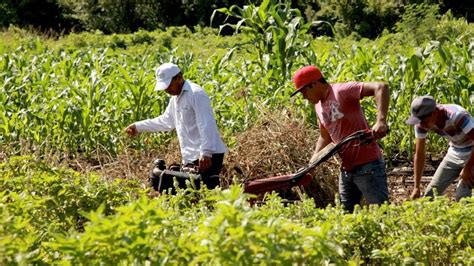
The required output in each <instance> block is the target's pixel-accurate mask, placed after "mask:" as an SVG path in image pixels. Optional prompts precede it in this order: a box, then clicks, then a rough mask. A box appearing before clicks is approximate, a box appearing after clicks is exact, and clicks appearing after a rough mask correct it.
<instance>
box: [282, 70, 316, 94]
mask: <svg viewBox="0 0 474 266" xmlns="http://www.w3.org/2000/svg"><path fill="white" fill-rule="evenodd" d="M322 77H323V74H321V70H319V68H317V67H315V66H305V67H302V68H300V69H299V70H298V71H296V72H295V75H294V76H293V83H295V88H296V90H295V91H294V92H293V93H292V94H291V96H290V97H293V96H294V95H295V94H297V93H298V92H300V91H301V90H302V89H303V87H304V86H306V85H308V84H310V83H311V82H313V81H317V80H319V79H321V78H322Z"/></svg>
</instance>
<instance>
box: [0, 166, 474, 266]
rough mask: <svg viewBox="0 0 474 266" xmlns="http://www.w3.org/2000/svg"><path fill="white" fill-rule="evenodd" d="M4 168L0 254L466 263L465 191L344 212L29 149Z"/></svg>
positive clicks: (473, 201)
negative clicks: (129, 177)
mask: <svg viewBox="0 0 474 266" xmlns="http://www.w3.org/2000/svg"><path fill="white" fill-rule="evenodd" d="M0 173H1V175H0V178H1V179H0V189H1V191H2V192H1V193H0V258H1V259H0V264H18V263H20V264H21V263H24V264H27V263H53V262H54V263H57V262H60V263H65V264H87V265H90V264H127V265H128V264H145V263H147V262H149V263H153V264H155V263H160V264H161V263H167V264H204V263H206V264H211V265H216V264H218V265H222V264H223V265H235V264H245V265H247V264H256V263H258V264H283V265H289V264H325V263H335V264H345V263H347V262H355V263H372V264H404V263H423V264H451V263H465V264H472V263H474V251H473V243H474V230H472V228H473V225H474V222H473V221H474V219H473V218H474V208H473V207H474V206H473V205H474V198H472V197H471V198H467V199H463V200H462V201H461V202H450V201H449V200H448V199H447V198H445V197H438V198H436V199H435V200H433V201H429V200H428V199H421V200H416V201H410V202H406V203H404V204H402V205H398V206H397V205H382V206H380V207H378V206H370V207H364V208H359V209H356V210H355V212H354V213H353V214H345V213H344V212H343V210H342V208H341V207H340V206H336V207H331V206H329V207H327V208H326V209H317V208H315V207H314V202H312V200H311V199H306V200H304V201H302V202H300V203H296V204H292V205H285V204H283V203H282V202H281V199H280V198H278V197H277V196H275V195H271V196H269V197H268V198H267V201H266V204H265V205H262V206H250V205H249V203H248V195H246V194H243V193H242V189H241V187H240V186H232V187H230V188H229V189H226V190H222V191H221V190H213V191H209V190H205V189H203V190H200V191H194V190H192V189H188V190H181V191H179V192H178V194H177V195H175V196H169V195H162V196H160V197H157V198H153V199H151V198H149V197H147V196H145V195H144V194H143V191H142V190H141V188H139V187H138V186H134V185H132V184H127V183H126V182H123V181H121V182H119V181H115V182H112V181H110V180H106V179H102V178H99V177H97V176H92V175H91V176H89V175H79V174H77V173H75V172H72V171H67V170H64V169H55V168H51V167H48V165H46V164H43V163H37V162H32V160H31V158H21V157H20V158H12V159H10V160H9V161H7V162H6V163H4V164H1V165H0ZM140 195H141V196H140Z"/></svg>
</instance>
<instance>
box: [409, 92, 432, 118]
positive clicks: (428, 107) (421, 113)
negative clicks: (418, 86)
mask: <svg viewBox="0 0 474 266" xmlns="http://www.w3.org/2000/svg"><path fill="white" fill-rule="evenodd" d="M435 109H436V101H435V99H434V98H433V97H431V96H429V95H425V96H419V97H416V98H415V99H414V100H413V102H412V103H411V107H410V113H411V115H410V117H409V118H408V119H407V120H406V123H407V124H409V125H418V124H419V123H421V121H422V120H423V119H424V118H425V117H427V116H428V115H430V114H431V113H432V112H433V111H434V110H435Z"/></svg>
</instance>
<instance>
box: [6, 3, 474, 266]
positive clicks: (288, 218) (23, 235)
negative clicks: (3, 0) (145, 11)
mask: <svg viewBox="0 0 474 266" xmlns="http://www.w3.org/2000/svg"><path fill="white" fill-rule="evenodd" d="M220 12H221V13H224V14H227V15H229V16H232V17H234V18H237V20H240V21H242V22H243V21H245V23H237V24H229V25H222V27H224V26H225V27H230V28H234V29H237V30H238V31H239V33H238V34H236V35H233V36H221V35H219V31H218V30H217V29H210V28H198V29H197V30H195V31H194V32H191V31H190V30H188V29H187V28H186V27H170V28H168V29H167V30H165V31H160V30H157V31H153V32H148V31H138V32H136V33H132V34H113V35H104V34H102V33H100V32H96V33H77V34H70V35H65V36H62V37H60V38H58V39H51V38H47V37H44V36H38V35H35V34H32V33H30V32H27V31H24V30H21V29H18V28H14V27H11V28H10V29H9V30H6V31H4V32H0V90H1V91H0V220H1V221H0V264H2V265H4V264H5V265H14V264H20V265H25V264H52V263H60V264H65V265H77V264H84V265H91V264H92V265H95V264H106V265H117V264H120V265H122V264H123V265H130V264H133V265H142V264H179V265H183V264H185V265H187V264H213V265H216V264H217V265H221V264H223V265H241V264H243V265H248V264H265V265H266V264H283V265H290V264H291V265H293V264H316V265H319V264H336V265H339V264H351V265H353V264H359V263H361V264H366V263H370V264H405V263H406V264H416V263H421V264H467V265H469V264H474V249H473V247H474V230H473V229H472V228H473V227H474V206H473V205H474V200H473V198H468V199H464V200H462V201H460V202H452V201H450V200H449V199H447V198H445V197H438V198H436V199H435V200H434V201H428V200H426V199H421V200H416V201H407V202H405V203H403V204H386V205H382V206H370V207H363V208H359V209H357V210H356V211H355V213H354V214H344V212H343V211H342V207H341V206H339V204H338V203H337V202H336V204H335V206H328V207H327V208H322V209H320V208H315V207H314V202H313V201H312V200H311V199H310V198H308V199H305V200H303V201H302V202H299V203H296V204H292V205H285V204H283V203H282V201H281V199H280V198H279V197H278V196H276V195H270V196H269V197H268V198H267V201H266V204H264V205H262V206H250V204H249V203H248V197H249V195H246V194H244V193H242V187H241V186H239V184H238V182H232V180H231V179H232V178H233V177H226V178H228V179H229V180H227V181H226V184H230V183H236V184H233V185H230V186H228V187H223V188H221V189H218V190H215V191H207V190H200V191H194V190H192V189H189V191H180V192H179V193H178V195H176V196H169V195H162V196H160V197H154V196H153V195H151V193H149V192H150V191H149V190H147V189H146V188H144V180H143V178H141V179H140V178H125V176H121V175H114V174H112V175H114V176H113V177H111V175H110V174H109V175H107V176H105V175H104V176H101V175H100V174H99V173H94V172H93V171H92V172H91V171H87V172H86V171H82V172H81V171H80V170H81V169H77V167H75V168H74V169H75V170H76V171H75V170H72V169H69V168H68V167H67V165H68V164H71V163H73V162H77V161H81V162H82V161H85V162H88V163H91V164H93V163H94V162H97V161H99V162H101V163H104V164H110V165H112V166H113V165H114V162H115V161H117V160H118V158H122V157H123V156H130V154H134V155H133V156H135V157H134V158H136V157H139V156H140V154H143V151H146V150H148V149H149V150H153V151H162V150H164V149H165V148H164V147H169V145H171V144H172V140H173V139H174V136H173V135H172V134H171V135H170V134H148V135H143V136H140V137H139V138H135V139H131V138H128V137H127V136H126V135H125V134H124V133H123V129H124V128H125V127H126V126H127V125H128V124H130V123H132V122H135V121H138V120H142V119H145V118H151V117H155V116H157V115H159V114H160V113H161V112H162V111H164V108H165V107H166V105H167V101H168V97H167V95H166V94H165V93H160V92H154V90H153V88H154V84H155V80H154V68H155V67H157V66H158V65H159V64H161V63H164V62H168V61H173V62H175V63H176V64H178V65H179V66H181V68H182V70H183V72H184V76H185V78H187V79H190V80H193V81H195V82H196V83H198V84H200V85H202V87H203V88H204V89H205V90H206V91H207V93H208V94H209V96H210V98H211V103H212V107H213V109H214V111H215V115H216V119H217V122H218V126H219V128H220V130H221V133H222V135H223V137H224V140H225V142H226V143H227V144H228V146H229V148H230V149H231V150H234V149H237V148H238V149H240V150H242V147H239V143H238V141H237V140H236V137H235V136H236V135H238V134H241V133H243V132H246V131H247V130H249V129H250V128H252V127H253V126H255V125H256V124H258V123H260V122H261V121H262V120H264V117H263V116H266V115H268V114H273V115H275V114H276V115H277V116H281V117H290V118H291V119H292V121H299V122H302V123H305V124H307V125H309V129H310V130H313V131H315V132H317V124H316V117H315V114H314V111H313V108H312V107H311V106H309V105H308V103H307V102H305V101H304V100H303V99H302V98H301V97H294V98H290V97H289V95H290V94H291V92H292V91H293V86H292V82H291V77H292V74H293V73H294V71H296V70H297V69H298V68H299V67H301V66H303V65H307V64H315V65H318V66H319V67H320V68H321V69H322V71H323V72H324V75H325V76H326V77H327V80H328V81H329V82H343V81H350V80H357V81H386V82H387V83H388V84H389V88H390V96H391V97H390V99H391V101H390V108H389V118H388V123H389V126H390V128H391V131H390V134H389V135H388V136H387V137H385V138H384V139H383V140H381V141H380V145H381V146H382V147H383V150H384V156H385V158H386V160H387V162H388V163H390V162H391V159H393V158H404V159H411V156H412V153H413V145H414V132H413V128H411V127H409V126H407V125H406V124H405V120H406V119H407V117H408V116H409V107H410V102H411V100H412V99H413V98H414V97H415V96H418V95H424V94H430V95H433V96H434V97H435V98H436V99H437V100H438V101H439V102H442V103H456V104H459V105H461V106H463V107H465V108H466V109H468V111H469V112H470V113H471V114H474V60H473V58H474V26H473V25H472V24H470V23H467V22H466V21H465V20H462V19H454V18H452V17H450V16H443V17H441V18H439V21H438V22H437V24H436V25H430V26H429V27H426V28H425V31H422V32H416V31H412V30H410V28H405V29H404V28H400V30H399V32H396V33H386V34H383V35H382V36H379V37H378V38H377V39H375V40H369V39H364V38H351V37H345V38H342V37H338V36H336V37H333V38H329V37H322V36H313V35H310V34H309V33H308V29H309V28H310V27H311V23H305V22H304V21H303V19H302V17H301V14H300V12H299V11H297V10H294V9H290V8H287V7H283V6H276V5H270V6H261V7H255V6H251V7H250V8H248V9H246V10H243V9H237V8H229V9H221V10H220ZM363 107H364V111H365V113H366V116H367V118H368V120H369V124H373V123H374V121H375V114H376V113H375V112H376V110H375V105H374V102H373V100H372V99H367V100H364V101H363ZM429 142H430V146H429V152H430V153H432V154H434V155H437V156H439V155H440V154H443V152H444V151H445V150H446V142H445V141H444V140H443V139H440V138H438V137H430V138H429ZM258 148H260V149H271V145H267V146H263V145H262V146H261V147H258ZM274 163H275V164H277V163H281V162H277V161H274ZM131 165H132V166H133V163H131ZM129 170H130V169H129ZM292 170H294V169H292ZM130 171H132V170H130ZM143 172H146V171H143ZM147 174H148V173H147V172H146V173H144V174H143V176H146V175H147Z"/></svg>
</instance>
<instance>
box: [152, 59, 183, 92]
mask: <svg viewBox="0 0 474 266" xmlns="http://www.w3.org/2000/svg"><path fill="white" fill-rule="evenodd" d="M179 72H181V70H180V69H179V67H178V66H177V65H175V64H173V63H164V64H162V65H161V66H159V67H158V68H157V69H156V71H155V77H156V85H155V90H156V91H162V90H166V88H168V86H169V85H170V83H171V80H172V79H173V77H174V76H176V75H178V73H179Z"/></svg>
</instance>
